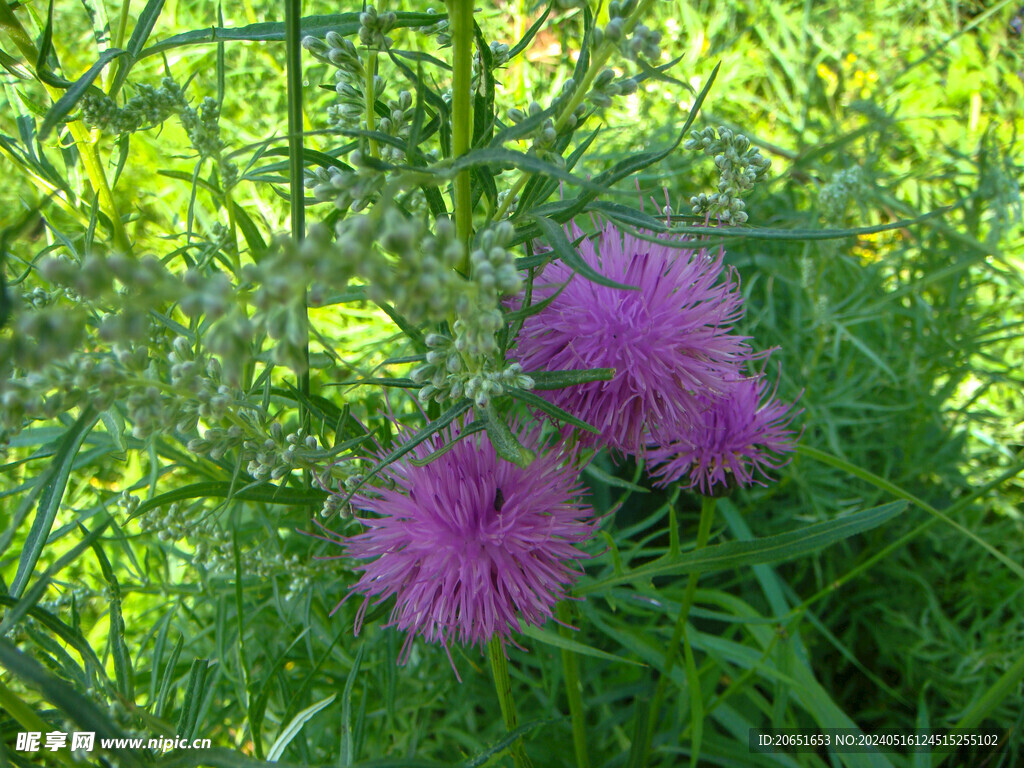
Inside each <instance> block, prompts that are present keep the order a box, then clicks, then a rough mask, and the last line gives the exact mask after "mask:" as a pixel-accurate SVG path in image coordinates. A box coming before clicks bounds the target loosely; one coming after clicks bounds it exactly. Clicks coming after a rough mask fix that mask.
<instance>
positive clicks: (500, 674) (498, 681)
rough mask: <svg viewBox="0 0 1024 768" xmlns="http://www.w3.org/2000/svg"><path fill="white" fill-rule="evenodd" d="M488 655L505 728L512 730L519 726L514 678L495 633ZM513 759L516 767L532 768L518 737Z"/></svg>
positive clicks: (513, 747) (514, 746)
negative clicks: (514, 694) (511, 676)
mask: <svg viewBox="0 0 1024 768" xmlns="http://www.w3.org/2000/svg"><path fill="white" fill-rule="evenodd" d="M487 655H488V657H489V658H490V661H491V674H493V675H494V690H495V692H496V693H497V694H498V705H499V706H500V707H501V718H502V720H504V721H505V730H507V731H509V732H511V731H514V730H515V729H516V728H518V727H519V718H518V717H517V716H516V703H515V699H513V698H512V680H511V678H510V677H509V675H508V657H507V656H505V646H504V645H503V644H502V642H501V638H500V637H498V636H497V635H495V636H494V637H492V638H491V641H490V642H489V643H488V644H487ZM512 760H513V762H514V763H515V766H516V768H530V761H529V758H527V757H526V752H525V751H524V750H523V742H522V740H521V739H516V740H515V743H513V744H512Z"/></svg>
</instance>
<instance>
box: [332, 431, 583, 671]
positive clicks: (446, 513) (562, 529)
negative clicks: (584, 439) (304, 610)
mask: <svg viewBox="0 0 1024 768" xmlns="http://www.w3.org/2000/svg"><path fill="white" fill-rule="evenodd" d="M460 431H461V427H460V426H459V425H458V424H454V425H452V426H451V427H449V428H448V429H447V430H444V431H443V432H442V433H439V434H438V435H435V436H434V437H433V438H431V439H429V440H427V441H425V442H423V443H421V444H420V445H418V446H416V447H415V448H414V449H413V450H412V452H411V454H409V455H411V456H413V457H415V458H417V459H423V458H425V457H426V456H427V455H429V454H430V453H431V452H433V451H435V450H437V449H438V448H440V447H441V446H442V445H445V444H451V443H452V441H454V440H455V439H456V438H457V437H458V436H459V433H460ZM514 431H516V432H517V433H518V434H517V436H518V437H519V439H520V441H521V442H522V443H523V444H524V445H526V446H527V447H530V448H537V447H538V442H539V429H533V430H532V431H528V430H525V429H523V428H514ZM575 459H576V456H575V453H573V452H567V451H563V450H557V449H548V450H543V451H538V455H537V458H536V459H535V460H534V462H533V463H532V464H531V465H530V466H529V468H527V469H523V468H520V467H517V466H516V465H514V464H512V463H510V462H507V461H504V460H503V459H501V458H499V457H498V455H497V453H496V452H495V450H494V447H493V446H492V445H491V443H490V441H489V440H488V439H487V438H486V437H485V436H483V435H474V436H469V437H466V438H464V439H462V440H459V441H458V442H456V443H455V444H454V445H452V446H451V448H450V450H448V451H447V452H446V453H444V454H442V455H441V456H440V457H438V458H436V459H435V460H433V461H431V462H430V463H429V464H426V465H424V466H416V465H414V464H411V463H409V462H408V461H405V460H402V461H399V462H396V463H394V464H391V465H390V466H388V467H387V468H386V469H385V470H384V471H383V472H382V473H381V474H382V475H383V478H382V480H383V482H379V483H378V484H377V485H376V486H374V487H371V488H367V489H366V490H364V491H362V492H360V493H359V494H358V495H356V496H355V497H354V498H353V502H352V503H353V506H355V507H357V508H359V509H364V510H367V511H369V512H373V513H374V516H372V517H360V518H359V521H360V522H361V523H362V524H363V525H365V526H366V529H367V530H366V531H365V532H364V533H360V534H357V535H355V536H352V537H350V538H348V539H347V540H345V541H343V542H342V544H343V546H344V547H345V556H347V557H351V558H354V559H356V560H365V561H366V562H364V563H361V564H360V565H357V566H356V568H357V570H360V571H362V576H361V577H360V579H359V581H358V582H357V583H356V584H355V585H354V586H353V587H352V591H351V592H350V593H349V594H350V595H351V594H353V593H355V592H358V593H361V594H363V595H365V596H366V600H364V601H363V605H362V606H361V607H360V609H359V612H358V614H357V616H356V627H355V631H356V633H357V634H358V633H359V630H360V628H361V625H362V622H363V617H364V615H365V612H366V608H367V605H368V604H369V603H370V601H371V598H374V600H373V602H374V604H378V603H381V602H383V601H385V600H387V599H388V598H390V597H392V596H394V597H395V606H394V609H393V610H392V612H391V616H390V619H389V622H388V624H387V626H395V627H397V628H398V629H401V630H403V631H406V632H408V636H407V637H406V640H405V643H404V645H403V646H402V651H401V653H400V654H399V659H398V660H399V663H400V664H402V663H405V661H407V659H408V656H409V652H410V650H411V648H412V641H413V639H414V637H415V636H416V635H422V636H423V638H424V639H426V640H427V641H429V642H436V643H440V644H441V645H442V646H444V648H445V650H446V651H448V646H449V644H450V643H452V642H459V643H461V644H464V645H465V644H479V645H481V646H482V645H483V644H485V643H486V642H488V641H489V640H490V639H491V638H492V637H493V636H495V635H497V636H499V637H501V638H502V639H503V640H504V639H506V638H508V637H509V636H510V634H511V632H512V631H513V630H515V631H520V628H521V622H525V623H526V624H530V625H541V624H543V623H544V622H545V621H546V620H547V619H548V618H550V617H551V615H552V607H553V606H554V605H555V603H556V602H557V601H559V600H561V599H563V598H564V597H566V588H567V587H568V586H570V585H571V584H573V583H574V582H575V580H576V578H577V576H578V575H579V573H580V571H579V570H578V560H579V559H580V558H583V557H587V556H588V555H586V554H585V553H584V552H582V551H580V550H579V549H578V548H577V545H579V544H582V543H583V542H585V541H587V540H588V539H589V538H590V537H591V536H592V535H593V533H594V531H595V523H594V522H593V516H594V515H593V510H592V509H591V508H590V507H589V506H587V505H586V504H584V503H583V501H582V493H583V489H582V486H581V484H580V482H579V474H578V471H577V469H576V466H575V463H574V461H575ZM346 599H347V598H346ZM342 602H344V601H342ZM339 605H340V603H339ZM335 610H337V609H335ZM450 655H451V654H450V653H449V658H450ZM452 666H453V668H454V664H453V665H452ZM456 674H458V672H457V671H456Z"/></svg>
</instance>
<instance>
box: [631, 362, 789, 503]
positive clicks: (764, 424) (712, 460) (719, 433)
mask: <svg viewBox="0 0 1024 768" xmlns="http://www.w3.org/2000/svg"><path fill="white" fill-rule="evenodd" d="M765 387H766V380H765V378H764V375H763V374H762V375H758V376H756V377H754V378H743V379H737V380H736V381H734V382H732V383H731V384H730V386H729V389H728V391H727V393H726V394H725V395H724V396H722V397H718V398H707V399H705V404H704V408H703V410H702V411H700V413H699V416H698V420H697V425H696V426H695V428H693V429H691V430H689V431H687V432H685V433H683V436H682V437H681V438H680V439H678V440H677V441H675V442H672V443H669V444H667V445H664V446H658V447H656V448H651V449H649V450H648V452H647V458H648V460H649V461H650V462H651V465H652V467H653V469H652V474H653V475H654V476H655V477H658V478H660V481H659V482H658V483H657V485H662V486H664V485H667V484H668V483H671V482H674V481H676V480H679V479H680V478H682V477H683V476H684V475H687V474H689V480H690V487H691V488H693V487H697V488H699V489H700V492H701V493H703V494H705V495H712V492H713V491H715V490H721V487H722V486H733V485H742V486H749V485H751V484H752V483H758V484H759V485H763V483H761V481H760V480H758V479H757V478H756V476H755V475H757V474H760V475H761V476H763V477H767V475H766V470H767V469H778V468H779V467H781V466H783V465H784V464H786V463H787V461H788V459H787V460H785V461H783V460H781V457H782V455H783V454H786V453H791V452H792V451H793V450H794V448H795V447H796V445H795V444H796V441H797V439H798V435H796V434H795V433H794V431H793V430H792V429H790V428H789V425H790V423H791V422H792V421H793V418H794V417H795V416H796V415H797V412H794V411H792V410H791V408H792V404H791V403H783V402H779V401H778V400H776V399H775V393H774V392H773V393H771V394H769V395H768V396H767V397H765Z"/></svg>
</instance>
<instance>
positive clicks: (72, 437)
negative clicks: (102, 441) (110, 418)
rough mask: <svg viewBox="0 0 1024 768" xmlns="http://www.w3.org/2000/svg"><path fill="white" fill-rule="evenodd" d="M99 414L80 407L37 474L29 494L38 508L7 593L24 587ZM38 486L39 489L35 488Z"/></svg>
mask: <svg viewBox="0 0 1024 768" xmlns="http://www.w3.org/2000/svg"><path fill="white" fill-rule="evenodd" d="M99 418H100V415H99V413H97V412H96V411H95V410H94V409H93V408H92V406H87V407H85V408H83V409H82V413H81V415H80V416H79V417H78V420H77V421H76V422H75V423H74V425H73V426H72V427H71V428H70V429H69V430H68V431H67V432H66V433H65V434H64V437H62V438H61V440H60V442H59V443H58V445H57V452H56V453H55V454H54V456H53V460H52V461H51V462H50V466H49V467H47V469H46V471H45V472H44V473H43V474H42V475H41V476H40V477H39V480H38V482H37V485H36V487H35V489H33V493H32V496H35V494H36V493H37V492H38V493H39V507H38V509H37V510H36V517H35V520H33V521H32V528H31V529H30V530H29V532H28V537H27V538H26V539H25V545H24V547H23V548H22V552H21V559H20V560H19V561H18V571H17V573H16V574H15V576H14V581H13V582H12V583H11V589H10V593H11V594H12V595H13V596H15V597H19V596H20V595H21V593H22V592H23V591H24V589H25V585H26V584H27V583H28V580H29V578H30V577H31V576H32V571H33V570H34V569H35V567H36V562H38V560H39V555H40V554H41V553H42V551H43V546H44V545H45V544H46V539H47V538H48V537H49V535H50V529H51V528H52V527H53V521H54V520H55V519H56V517H57V511H58V510H59V509H60V502H61V500H62V499H63V498H64V489H65V488H66V487H67V484H68V477H69V476H70V474H71V467H72V465H73V464H74V461H75V456H76V455H78V449H79V448H81V447H82V442H83V441H84V440H85V437H86V435H88V434H89V432H90V430H91V429H92V428H93V427H94V426H95V425H96V422H97V421H99ZM38 489H41V490H38Z"/></svg>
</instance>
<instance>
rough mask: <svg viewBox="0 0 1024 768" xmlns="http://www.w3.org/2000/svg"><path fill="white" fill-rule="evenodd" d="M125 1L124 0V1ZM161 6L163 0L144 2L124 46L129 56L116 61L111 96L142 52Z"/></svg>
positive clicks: (122, 83)
mask: <svg viewBox="0 0 1024 768" xmlns="http://www.w3.org/2000/svg"><path fill="white" fill-rule="evenodd" d="M127 1H128V0H125V2H127ZM163 7H164V0H149V2H147V3H146V7H145V8H143V9H142V13H140V14H139V20H138V21H137V22H136V24H135V29H133V30H132V36H131V38H129V40H128V45H126V46H125V50H126V51H127V53H128V56H129V58H128V59H122V60H121V61H119V62H118V64H117V72H115V73H114V80H113V82H112V83H111V84H110V96H111V98H113V97H114V96H116V95H117V94H118V93H119V92H120V90H121V86H122V85H124V81H125V80H126V79H127V77H128V73H129V71H131V68H132V65H133V64H134V63H135V62H136V61H137V60H138V59H139V54H141V53H142V46H144V45H145V44H146V41H147V40H149V36H150V35H151V34H152V32H153V27H154V26H155V25H156V20H157V18H159V16H160V11H161V10H163Z"/></svg>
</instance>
